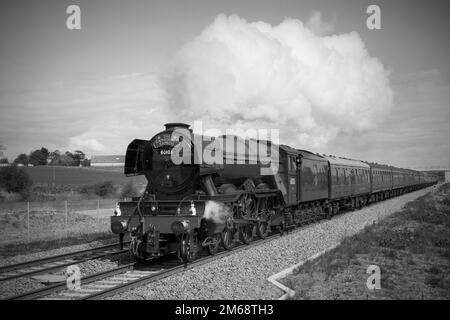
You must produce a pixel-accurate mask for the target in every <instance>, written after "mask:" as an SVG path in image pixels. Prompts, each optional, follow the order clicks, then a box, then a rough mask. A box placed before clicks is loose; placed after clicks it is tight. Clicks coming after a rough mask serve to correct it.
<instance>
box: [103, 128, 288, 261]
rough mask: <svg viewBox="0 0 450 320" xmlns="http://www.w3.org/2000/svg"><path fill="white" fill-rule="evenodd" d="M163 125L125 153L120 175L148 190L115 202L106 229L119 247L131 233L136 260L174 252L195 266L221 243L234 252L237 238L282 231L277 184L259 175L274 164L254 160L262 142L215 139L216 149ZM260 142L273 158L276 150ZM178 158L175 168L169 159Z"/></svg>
mask: <svg viewBox="0 0 450 320" xmlns="http://www.w3.org/2000/svg"><path fill="white" fill-rule="evenodd" d="M165 127H166V128H165V130H164V131H162V132H160V133H158V134H157V135H155V136H154V137H153V138H152V139H150V140H149V141H146V140H137V139H136V140H133V141H132V142H131V143H130V144H129V146H128V148H127V153H126V157H125V174H126V175H128V176H131V175H145V177H146V179H147V180H148V185H147V188H146V190H145V192H144V194H143V195H142V196H141V197H139V198H135V199H133V201H126V202H120V203H118V205H117V209H116V215H115V216H113V217H112V218H111V229H112V231H113V232H114V233H116V234H119V236H120V239H121V241H122V240H123V236H124V234H125V233H129V235H130V236H131V244H130V251H131V253H132V254H133V256H134V257H136V258H139V259H147V258H151V257H155V256H159V255H164V254H168V253H170V252H175V251H176V252H178V254H179V256H180V258H181V259H182V260H184V261H192V260H193V259H195V257H196V255H197V252H198V251H199V250H202V249H203V248H205V249H206V250H207V251H208V252H209V253H210V254H214V253H215V252H216V251H217V250H218V248H219V246H220V245H221V246H222V247H224V248H225V249H231V247H232V244H233V240H234V238H236V237H235V236H237V237H238V238H239V239H240V240H241V241H242V242H244V243H249V242H250V241H251V240H252V238H253V237H259V238H265V237H266V236H267V233H268V232H269V230H270V229H271V228H273V227H275V226H276V225H279V226H281V221H282V219H281V215H282V212H281V204H282V202H283V199H282V192H281V191H280V189H279V188H277V185H279V184H280V183H281V182H280V180H279V181H277V179H276V177H275V176H274V175H266V174H262V170H263V169H270V165H271V164H270V163H265V164H263V163H262V162H261V161H260V159H259V158H258V156H257V155H258V152H257V151H258V149H262V147H260V145H261V144H262V142H260V141H256V140H253V141H249V140H243V139H241V138H238V137H235V136H233V137H230V136H228V137H227V136H222V137H217V138H215V139H223V141H222V142H223V143H220V144H216V145H215V146H214V143H211V139H210V138H208V139H205V137H201V136H200V137H199V136H196V135H195V134H194V133H193V132H192V130H189V125H185V124H182V123H169V124H166V125H165ZM226 139H228V141H230V139H231V140H232V141H233V142H234V143H233V146H232V149H229V150H226V148H225V145H226V143H225V140H226ZM212 140H214V139H212ZM217 141H218V140H217ZM265 143H266V144H265V145H264V147H265V148H266V150H268V151H269V153H266V154H267V155H268V156H270V150H271V149H273V148H270V146H269V148H267V142H265ZM219 145H220V147H218V146H219ZM252 149H254V150H252ZM175 154H176V155H177V156H178V158H179V159H180V160H181V161H180V162H178V161H174V155H175ZM205 155H208V156H209V158H214V159H204V156H205ZM178 158H177V159H178ZM197 158H198V159H197ZM199 159H200V160H199ZM207 160H209V161H207ZM211 160H212V161H211ZM277 165H278V163H277ZM277 218H278V219H277Z"/></svg>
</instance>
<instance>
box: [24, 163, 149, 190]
mask: <svg viewBox="0 0 450 320" xmlns="http://www.w3.org/2000/svg"><path fill="white" fill-rule="evenodd" d="M24 170H25V171H26V172H27V173H28V174H29V175H30V177H31V179H32V180H33V182H34V183H38V184H39V183H41V184H52V183H54V184H57V185H72V186H81V185H85V184H92V183H97V182H101V181H112V182H113V183H116V184H120V185H123V184H125V183H127V182H128V181H130V180H131V181H133V183H135V184H145V181H146V180H145V178H144V177H143V176H137V177H126V176H125V175H124V173H123V168H121V167H108V168H107V167H105V168H93V167H50V166H38V167H24Z"/></svg>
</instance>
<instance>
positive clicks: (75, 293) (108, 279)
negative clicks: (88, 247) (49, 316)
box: [0, 204, 371, 300]
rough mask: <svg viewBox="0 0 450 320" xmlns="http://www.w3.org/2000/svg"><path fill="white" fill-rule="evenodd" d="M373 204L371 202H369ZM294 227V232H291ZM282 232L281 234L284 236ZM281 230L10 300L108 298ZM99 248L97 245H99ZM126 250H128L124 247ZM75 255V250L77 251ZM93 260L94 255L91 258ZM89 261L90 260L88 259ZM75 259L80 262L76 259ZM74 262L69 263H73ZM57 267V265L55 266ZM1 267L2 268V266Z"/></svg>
mask: <svg viewBox="0 0 450 320" xmlns="http://www.w3.org/2000/svg"><path fill="white" fill-rule="evenodd" d="M370 205H371V204H370ZM347 211H352V210H343V211H340V212H339V213H338V214H334V215H333V216H332V217H334V216H339V215H341V214H344V213H345V212H347ZM332 217H330V216H329V215H324V216H322V217H318V216H316V217H315V218H308V219H305V221H303V222H302V224H301V225H298V226H297V228H294V229H289V230H287V232H288V233H290V232H299V231H301V230H303V229H304V228H307V227H310V226H311V223H314V222H317V221H322V220H325V219H327V218H332ZM291 230H292V231H291ZM282 234H283V233H281V235H282ZM279 236H280V232H279V231H275V232H273V233H272V234H271V235H269V236H267V237H266V238H265V239H257V240H254V241H252V242H251V243H250V244H248V245H246V244H242V243H241V242H239V241H238V240H237V239H235V244H234V247H233V250H224V249H222V250H221V251H219V252H217V253H216V254H215V255H212V256H211V255H206V253H205V254H204V255H202V256H200V257H199V258H197V260H195V261H194V262H192V263H189V264H183V263H182V262H180V261H179V260H178V258H174V257H173V256H172V257H171V256H164V257H161V258H155V259H153V260H151V261H147V262H146V264H145V265H143V264H139V263H135V262H133V263H128V264H125V265H122V266H119V267H117V268H114V269H112V270H108V271H103V272H100V273H96V274H93V275H89V276H86V277H84V278H82V279H81V288H80V289H79V290H70V289H68V288H67V284H66V283H65V282H63V283H58V284H54V285H50V286H47V287H45V288H41V289H37V290H34V291H31V292H26V293H23V294H19V295H16V296H12V297H9V298H6V299H8V300H9V299H11V300H32V299H42V300H55V299H56V300H61V299H69V300H95V299H102V298H105V297H109V296H113V295H115V294H118V293H121V292H124V291H128V290H130V289H133V288H136V287H139V286H143V285H146V284H148V283H151V282H154V281H157V280H160V279H162V278H165V277H168V276H171V275H174V274H176V273H179V272H182V271H184V270H189V269H192V268H195V267H198V266H200V265H202V264H205V263H208V262H212V261H213V260H215V259H218V258H222V257H225V256H228V255H230V254H233V253H235V252H238V251H241V250H245V249H247V248H251V247H254V246H257V245H260V244H263V243H265V242H268V241H271V240H272V239H274V238H276V237H279ZM96 249H98V248H96ZM123 251H127V250H123ZM74 254H75V253H74ZM91 259H92V258H91ZM86 260H89V259H86ZM74 262H80V260H78V261H74ZM74 262H71V263H70V264H73V263H74ZM54 268H57V267H54ZM0 270H1V269H0Z"/></svg>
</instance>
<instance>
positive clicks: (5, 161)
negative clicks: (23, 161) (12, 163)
mask: <svg viewBox="0 0 450 320" xmlns="http://www.w3.org/2000/svg"><path fill="white" fill-rule="evenodd" d="M5 163H6V164H8V163H9V162H8V159H6V158H2V159H0V164H5Z"/></svg>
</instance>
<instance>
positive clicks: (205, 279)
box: [108, 187, 435, 300]
mask: <svg viewBox="0 0 450 320" xmlns="http://www.w3.org/2000/svg"><path fill="white" fill-rule="evenodd" d="M434 188H435V187H429V188H426V189H422V190H419V191H415V192H412V193H409V194H406V195H403V196H400V197H396V198H393V199H390V200H387V201H383V202H380V203H377V204H374V205H371V206H369V207H366V208H363V209H361V210H358V211H353V212H348V213H345V214H343V215H339V216H336V217H334V218H333V219H331V220H326V221H323V222H319V223H315V224H312V225H309V226H306V227H304V228H302V229H299V230H297V231H294V232H292V233H290V234H288V235H287V236H283V237H280V238H276V239H274V240H272V241H270V242H266V243H264V244H261V245H259V246H255V247H251V248H248V249H246V250H242V251H239V252H236V253H235V254H232V255H229V256H226V257H223V258H220V259H217V260H215V261H213V262H210V263H207V264H204V265H201V266H199V267H196V268H194V269H191V270H186V271H184V272H181V273H179V274H176V275H173V276H170V277H168V278H165V279H161V280H159V281H155V282H153V283H151V284H148V285H146V286H142V287H139V288H136V289H133V290H130V291H127V292H123V293H121V294H117V295H115V296H112V297H110V298H108V299H244V300H246V299H277V298H278V297H280V296H281V295H282V294H283V292H282V291H281V290H280V289H278V288H275V287H274V286H273V285H272V284H270V283H269V282H268V281H267V278H268V277H269V276H271V275H273V274H275V273H278V272H280V271H281V270H284V269H286V268H288V267H290V266H292V265H294V264H296V263H298V262H300V261H302V260H305V259H307V258H308V257H310V256H312V255H314V254H315V253H317V252H320V251H322V250H325V249H327V248H329V247H330V246H332V245H335V244H338V243H339V242H340V241H341V240H342V239H343V238H344V237H347V236H351V235H353V234H355V233H357V232H358V231H359V230H361V229H363V228H364V227H365V226H366V225H368V224H372V223H374V222H376V221H377V220H379V219H382V218H384V217H386V216H387V215H390V214H392V213H394V212H397V211H399V210H400V209H401V208H402V207H403V206H404V205H405V204H406V203H407V202H409V201H412V200H414V199H416V198H418V197H419V196H422V195H424V194H426V193H428V192H430V191H431V190H433V189H434Z"/></svg>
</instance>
